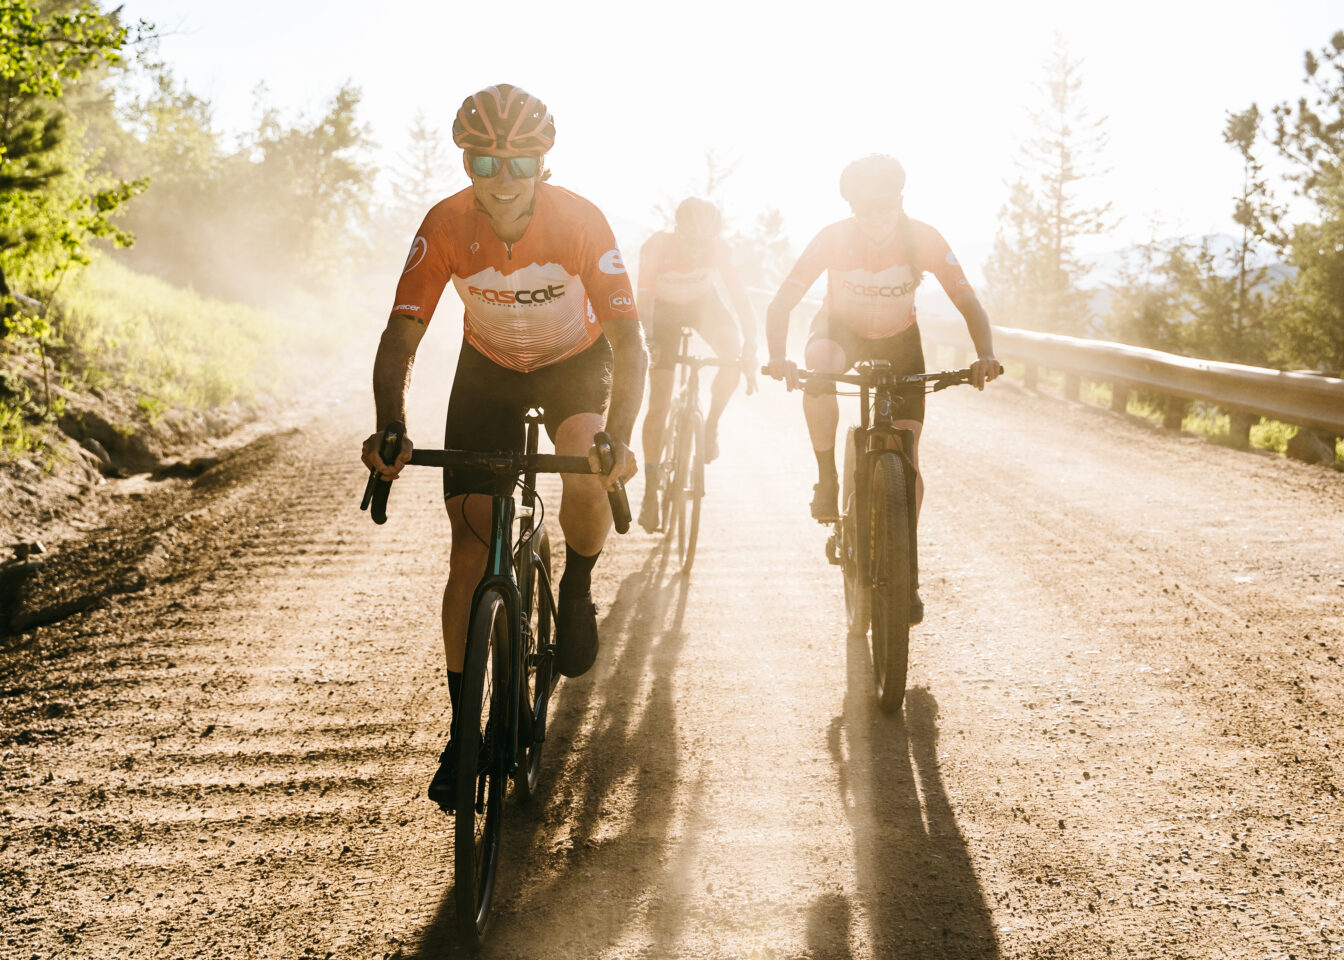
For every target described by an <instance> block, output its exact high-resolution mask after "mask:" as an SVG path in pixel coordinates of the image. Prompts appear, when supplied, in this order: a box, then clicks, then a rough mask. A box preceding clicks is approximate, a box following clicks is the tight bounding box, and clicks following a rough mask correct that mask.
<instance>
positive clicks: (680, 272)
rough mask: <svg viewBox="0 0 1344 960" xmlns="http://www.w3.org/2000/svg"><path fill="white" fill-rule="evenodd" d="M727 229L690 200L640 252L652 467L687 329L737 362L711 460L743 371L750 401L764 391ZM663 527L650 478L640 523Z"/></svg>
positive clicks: (713, 416)
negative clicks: (723, 293)
mask: <svg viewBox="0 0 1344 960" xmlns="http://www.w3.org/2000/svg"><path fill="white" fill-rule="evenodd" d="M722 227H723V220H722V218H721V217H720V215H719V210H718V208H717V207H716V206H714V204H712V203H711V202H710V201H708V200H702V199H700V198H699V197H687V198H686V199H685V200H683V201H682V202H681V203H680V204H679V205H678V206H677V215H676V226H675V227H674V228H673V229H672V230H671V231H667V230H664V231H661V232H659V233H655V234H654V235H653V236H651V237H649V239H648V240H647V241H645V243H644V246H643V247H642V248H641V249H640V251H639V314H640V316H641V317H642V318H644V323H645V325H646V332H647V334H648V338H649V343H651V344H652V345H653V356H654V361H653V372H652V373H651V374H650V376H649V408H648V410H647V411H646V412H645V414H644V432H643V439H644V462H645V463H646V464H656V463H657V462H658V456H659V454H660V452H661V451H662V448H663V430H664V428H665V427H666V425H667V408H668V405H669V404H670V403H671V400H672V381H673V376H674V373H675V369H676V360H677V349H678V348H679V346H680V343H681V340H680V338H681V328H682V327H691V328H692V329H694V330H696V331H698V332H699V334H700V336H702V337H704V338H705V342H706V343H708V344H709V346H710V349H712V350H713V351H714V355H715V356H717V357H718V358H720V359H721V360H730V361H734V362H733V363H731V364H726V365H724V366H721V367H719V372H718V373H717V374H716V375H715V377H714V382H713V384H711V386H710V404H709V414H708V416H707V417H706V418H705V462H707V463H709V462H712V461H713V460H715V459H716V458H717V457H718V455H719V417H721V416H722V415H723V410H724V408H725V407H726V406H728V399H729V398H730V397H731V396H732V395H733V391H734V390H735V389H737V383H738V380H739V378H740V376H741V373H742V372H743V371H745V372H746V376H747V393H748V395H750V394H751V393H753V392H754V391H755V389H756V377H755V369H756V318H755V316H754V315H753V313H752V309H751V301H750V300H749V299H748V298H747V289H746V287H744V286H743V285H742V279H741V278H740V277H739V276H738V273H737V270H736V268H735V267H734V266H733V255H732V251H731V250H730V249H729V247H728V244H727V242H726V241H725V240H724V239H723V238H722V237H721V236H720V235H719V232H720V230H721V229H722ZM716 275H717V277H718V278H719V280H721V281H722V283H723V285H724V286H725V287H726V288H727V290H728V296H729V297H730V298H731V299H732V301H733V306H734V308H736V311H737V324H738V327H741V334H740V335H739V333H738V328H737V327H735V326H733V319H732V316H731V315H730V314H729V312H728V308H727V307H726V306H724V303H723V300H721V299H720V298H719V295H718V292H717V291H716V290H715V288H714V279H715V276H716ZM738 361H740V363H739V362H738ZM658 521H659V514H658V485H657V484H656V483H655V482H654V481H653V480H652V479H651V478H650V479H649V481H648V482H647V483H646V484H645V486H644V502H643V504H642V505H641V507H640V509H639V524H640V526H642V527H643V528H644V529H645V530H647V531H649V532H650V533H652V532H653V531H654V530H655V529H657V527H658Z"/></svg>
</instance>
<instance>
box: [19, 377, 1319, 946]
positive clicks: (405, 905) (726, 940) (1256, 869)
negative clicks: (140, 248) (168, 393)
mask: <svg viewBox="0 0 1344 960" xmlns="http://www.w3.org/2000/svg"><path fill="white" fill-rule="evenodd" d="M417 376H418V378H419V382H418V383H417V395H416V403H417V407H416V409H415V410H414V411H413V417H412V436H413V437H414V438H417V439H418V440H419V442H420V443H421V444H422V445H425V446H434V445H437V444H436V443H435V440H436V439H437V435H438V427H437V423H438V422H440V419H439V418H440V417H441V412H440V411H441V409H442V407H441V404H442V400H443V396H444V395H445V392H444V391H443V390H442V389H441V388H439V387H438V386H437V385H435V384H434V383H433V382H432V377H431V375H430V372H429V370H428V368H427V367H426V365H425V364H424V363H422V364H421V367H420V369H419V370H418V372H417ZM369 406H370V405H369V404H368V402H367V400H366V399H365V398H364V397H363V396H362V395H361V396H356V397H350V398H347V399H340V400H336V401H333V402H332V403H331V404H330V405H329V406H328V407H327V408H326V409H324V410H323V411H322V413H321V414H320V415H316V414H315V415H313V416H312V417H310V418H309V419H308V420H307V421H306V422H305V423H304V424H302V425H301V429H299V430H296V431H289V432H281V433H280V434H278V435H275V436H273V437H271V438H269V439H263V440H261V441H259V442H257V443H255V444H253V445H252V446H250V447H248V448H247V449H246V450H245V451H244V452H243V453H242V454H240V455H238V456H235V457H233V458H231V459H230V460H228V461H226V462H225V463H224V464H222V465H221V466H220V467H217V468H215V469H214V470H212V471H210V472H209V473H206V474H205V475H204V476H202V477H201V478H200V479H199V480H196V481H189V480H183V481H171V482H169V483H166V484H162V485H159V486H158V487H155V488H154V489H153V490H147V489H145V488H144V485H143V484H142V485H141V488H138V489H137V488H129V492H128V496H129V495H131V494H134V495H137V496H140V497H143V498H145V499H144V503H145V506H146V513H144V514H143V515H142V516H144V517H148V519H142V520H141V521H139V522H138V523H137V525H136V526H135V528H134V529H131V528H125V529H123V530H122V531H121V532H120V533H118V534H117V535H115V536H114V535H112V534H111V533H109V532H107V531H104V532H103V533H102V534H101V536H102V537H103V539H104V541H105V548H104V550H103V552H102V553H98V554H96V555H97V556H99V557H104V558H105V559H106V558H107V557H111V559H109V560H108V562H113V561H114V560H115V559H116V558H115V555H116V553H117V549H118V547H117V545H118V544H123V543H125V544H139V547H136V548H135V549H137V550H139V553H138V554H137V555H136V556H134V557H130V558H129V559H126V558H123V560H124V561H125V562H130V563H132V564H133V565H134V566H135V569H136V570H137V571H138V572H139V575H140V577H141V580H140V581H134V584H135V585H139V584H140V583H141V582H143V589H138V590H136V591H134V592H128V593H120V594H117V595H114V596H112V597H111V598H110V599H109V600H106V601H104V602H103V603H102V604H101V605H100V606H99V607H98V608H96V609H93V610H91V611H87V612H84V613H81V614H78V615H75V616H73V617H69V618H67V619H65V620H63V621H62V622H60V623H57V624H54V625H50V626H45V627H38V628H36V629H32V630H29V631H28V632H26V633H23V634H21V635H20V636H18V637H16V638H11V639H10V640H8V641H6V643H7V646H6V647H5V648H4V651H3V654H2V655H0V721H2V722H3V729H2V730H0V776H2V777H3V780H2V781H0V931H2V932H0V955H3V956H4V957H7V958H23V960H26V958H30V957H31V958H48V957H62V958H64V957H80V958H94V960H103V958H114V957H135V958H147V957H163V958H179V957H180V958H189V957H228V958H252V957H256V958H290V957H295V958H299V957H310V956H316V957H340V958H378V957H400V958H431V957H440V956H449V957H451V956H458V955H460V954H461V951H460V950H459V948H458V947H457V946H456V945H455V943H454V935H453V915H452V889H453V882H454V878H453V870H452V864H451V840H450V821H449V820H448V819H447V818H446V817H445V816H444V815H443V814H441V813H440V812H439V811H438V810H437V808H435V807H433V806H432V805H431V804H429V803H428V802H427V801H426V800H425V799H424V798H423V791H424V787H425V784H426V782H427V779H428V777H429V775H430V773H431V772H432V770H433V768H434V765H435V760H436V758H437V755H438V751H439V750H440V749H441V746H442V738H443V737H444V736H445V734H446V726H447V714H446V707H445V702H446V697H447V690H446V685H445V683H444V682H443V679H442V671H441V666H442V665H441V654H440V649H439V638H438V635H437V631H438V626H437V620H438V617H437V606H438V602H439V594H440V591H441V589H442V582H443V577H444V571H445V565H446V557H447V535H448V526H447V522H446V519H445V517H444V515H443V511H442V507H441V504H440V503H439V502H438V497H437V488H438V482H439V481H438V477H437V475H436V474H435V473H434V472H433V471H428V470H426V471H419V472H417V473H416V474H415V475H411V476H409V477H408V478H407V479H406V480H404V481H401V482H399V483H398V484H397V486H396V488H395V490H394V493H393V498H392V504H391V508H390V514H391V520H390V522H389V523H388V525H387V526H386V527H382V528H378V527H375V526H374V525H373V524H372V523H370V522H369V521H368V519H367V517H366V516H365V515H363V514H361V513H359V511H358V510H357V509H356V504H357V501H358V497H359V494H360V491H361V489H362V486H363V478H362V477H361V475H360V470H359V468H358V466H357V464H356V462H355V456H356V450H357V446H358V443H359V441H360V440H361V439H362V437H363V435H364V434H365V432H366V430H367V427H368V426H369V423H368V421H369V420H370V418H371V415H372V414H371V410H370V409H369ZM417 427H418V429H417ZM722 442H723V449H724V454H723V457H722V459H721V461H720V462H718V463H716V464H714V465H713V466H712V467H711V469H710V471H709V478H708V482H709V486H710V494H709V498H708V499H707V501H706V504H705V516H704V528H703V532H702V536H701V544H700V553H699V556H698V558H697V561H696V565H695V570H694V573H693V575H692V576H691V577H690V579H689V580H686V579H683V578H681V577H679V576H678V575H677V572H676V570H675V568H674V564H669V563H668V562H667V561H666V558H665V555H664V552H663V550H662V549H661V546H662V545H661V541H660V539H658V538H654V537H650V536H647V535H645V534H643V533H641V532H638V531H637V530H636V531H635V532H632V533H631V534H630V535H629V536H627V537H624V538H613V540H612V541H611V542H610V544H609V549H608V550H607V551H606V553H605V554H604V555H603V558H602V561H601V563H600V565H599V567H598V570H597V580H596V584H595V595H596V598H597V601H598V605H599V611H600V613H599V615H600V618H601V634H602V645H603V646H602V651H601V654H600V657H599V660H598V664H597V666H596V667H595V668H594V669H593V671H592V672H591V673H590V674H589V675H588V676H585V677H583V678H580V679H577V680H572V681H566V682H565V683H563V684H562V685H561V687H560V689H559V691H558V702H557V703H556V709H555V713H554V719H553V721H552V724H551V726H550V740H549V742H548V755H547V760H548V766H547V769H546V784H547V794H546V796H545V798H544V799H543V800H541V801H540V802H538V803H535V804H533V805H531V806H528V807H524V806H520V805H518V804H517V803H515V802H513V801H510V802H509V803H508V805H507V823H506V837H505V846H504V851H503V857H502V864H503V866H502V873H501V876H500V881H499V899H498V900H497V902H496V907H495V912H494V921H493V926H492V928H491V930H490V932H489V939H488V943H487V945H486V946H485V948H484V949H483V951H482V956H484V957H491V958H514V957H518V958H533V957H535V958H661V957H705V958H739V960H785V958H814V960H823V958H824V960H842V958H855V960H858V958H878V957H882V958H886V957H892V958H906V957H908V958H938V957H946V958H994V957H1005V958H1017V957H1068V958H1092V957H1096V958H1101V957H1220V958H1222V957H1227V958H1257V960H1260V958H1267V957H1284V958H1301V960H1306V958H1331V957H1344V855H1341V851H1340V846H1341V837H1340V834H1341V826H1344V803H1341V795H1340V785H1341V784H1344V770H1341V761H1340V759H1339V757H1340V748H1341V745H1344V724H1342V723H1341V717H1342V716H1344V707H1341V694H1344V663H1342V662H1341V660H1342V659H1344V539H1342V538H1344V477H1341V476H1340V475H1339V474H1337V473H1333V472H1330V471H1328V470H1325V469H1323V468H1319V467H1310V466H1304V465H1301V464H1297V463H1291V462H1286V461H1284V460H1281V459H1278V458H1275V457H1271V456H1265V455H1255V454H1245V453H1237V452H1234V451H1231V450H1227V449H1223V448H1220V447H1217V446H1213V445H1210V444H1207V443H1205V442H1203V441H1199V440H1194V439H1191V438H1187V437H1178V436H1173V435H1170V434H1166V433H1163V432H1161V431H1158V430H1154V429H1152V428H1150V427H1148V426H1147V425H1143V424H1138V423H1135V422H1133V421H1131V420H1126V419H1123V418H1117V417H1115V416H1113V415H1110V414H1108V413H1106V412H1103V411H1098V410H1096V409H1092V408H1081V407H1078V406H1074V405H1070V404H1067V403H1064V402H1062V401H1060V400H1058V399H1055V398H1051V397H1042V396H1037V395H1034V394H1030V393H1025V392H1023V391H1022V390H1021V389H1020V388H1018V387H1015V386H1013V385H1011V384H1002V383H1001V384H997V385H995V386H993V387H992V388H991V389H990V390H989V391H987V392H986V393H985V394H983V395H979V394H976V393H975V392H974V391H972V390H970V389H965V388H963V389H959V390H952V391H948V392H946V393H943V394H939V395H937V396H935V397H932V398H931V399H930V403H929V425H928V429H927V432H926V441H925V443H924V447H923V460H924V468H925V471H926V476H927V483H928V496H927V501H926V504H925V513H924V518H923V521H922V529H921V537H922V542H923V544H924V546H923V552H922V558H921V560H922V569H923V597H924V600H925V604H926V606H927V609H928V615H927V618H926V621H925V623H924V624H923V625H922V626H921V627H919V628H918V629H917V631H916V632H915V635H914V639H913V644H912V663H913V666H912V675H911V690H910V693H909V697H908V704H907V708H906V714H905V718H904V723H902V722H901V721H900V720H898V719H895V718H890V717H886V716H883V715H881V714H880V713H879V712H877V710H876V709H875V706H874V704H873V699H872V695H871V692H870V673H869V666H868V661H867V652H866V649H865V647H864V645H863V643H862V642H861V641H860V642H856V641H852V640H846V636H845V634H846V631H845V623H844V609H843V602H842V594H841V583H840V577H839V573H838V570H837V569H836V568H833V567H830V566H828V565H827V563H826V561H825V558H824V556H823V553H822V545H823V542H824V539H825V533H824V531H823V530H822V529H821V528H820V527H818V526H817V525H816V524H815V523H813V522H812V521H811V520H810V519H809V518H808V516H807V506H806V505H807V500H808V498H809V495H810V484H811V482H812V480H813V479H814V478H813V476H812V475H811V474H812V471H813V465H812V458H811V456H810V455H809V452H808V448H807V443H806V438H805V433H804V430H803V427H802V421H801V413H800V411H799V409H798V398H797V395H793V396H788V395H786V394H785V393H784V391H783V389H782V387H781V386H779V385H777V384H774V383H766V384H763V385H762V390H761V393H760V394H759V395H757V396H756V397H753V398H751V399H741V398H739V400H738V401H737V402H735V404H734V406H733V407H732V408H730V411H729V414H728V418H727V420H726V421H725V425H724V429H723V437H722ZM639 488H640V483H639V482H636V484H635V487H634V490H633V493H634V494H638V492H639ZM633 499H635V497H634V496H632V500H633ZM552 505H553V506H554V504H552ZM150 507H152V508H153V509H152V510H150V509H149V508H150ZM551 529H552V535H553V536H555V537H558V536H559V528H558V526H557V525H553V526H552V528H551ZM146 537H148V538H149V541H146V539H145V538H146ZM147 543H148V545H146V544H147ZM126 549H127V550H130V549H131V548H130V547H127V548H126ZM105 555H106V556H105ZM100 562H101V561H100Z"/></svg>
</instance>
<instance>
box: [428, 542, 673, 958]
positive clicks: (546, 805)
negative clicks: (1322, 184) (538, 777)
mask: <svg viewBox="0 0 1344 960" xmlns="http://www.w3.org/2000/svg"><path fill="white" fill-rule="evenodd" d="M666 568H667V550H666V547H665V546H663V545H660V546H658V547H657V548H655V549H654V550H653V551H652V552H650V554H649V555H648V556H647V557H646V559H645V561H644V563H643V564H642V565H641V567H640V569H639V570H637V571H635V572H634V573H631V574H630V575H629V576H627V577H626V578H625V580H624V581H623V582H622V583H621V586H620V588H619V590H618V591H617V595H616V598H615V600H614V601H613V603H612V605H611V609H610V610H609V612H608V613H607V615H606V617H605V618H604V619H603V621H602V623H601V625H600V627H599V632H600V635H601V637H602V645H603V649H602V650H601V652H600V653H599V655H598V666H597V667H595V668H594V670H593V671H591V672H590V673H589V674H588V675H587V676H584V677H581V678H578V679H574V680H566V681H564V682H563V683H562V684H561V685H560V687H559V688H558V689H557V698H556V700H555V701H554V702H553V706H552V714H551V720H550V721H549V723H548V725H547V743H546V756H545V758H544V760H543V772H542V776H543V779H544V780H549V782H550V785H549V788H548V787H547V786H546V785H545V784H543V787H542V789H543V791H545V790H547V789H549V796H547V797H546V798H545V799H543V800H541V801H539V802H537V803H535V804H533V805H532V806H530V807H524V806H520V805H519V804H518V803H517V802H516V801H514V800H513V799H510V800H509V801H508V802H506V804H505V821H504V840H503V848H502V850H501V852H500V875H499V878H498V886H497V887H496V894H495V895H496V898H497V899H496V902H495V906H494V910H493V916H492V923H491V928H490V930H489V931H488V933H487V942H486V944H485V946H484V948H483V949H482V951H481V952H480V954H479V955H480V956H486V957H489V956H508V957H518V956H538V957H539V956H543V955H544V956H546V957H566V956H574V957H586V956H591V955H593V954H595V953H598V952H600V951H601V950H602V949H603V947H604V945H606V944H610V943H613V942H615V941H617V940H619V939H620V938H621V936H622V935H623V934H624V933H626V932H627V928H628V927H629V925H630V924H631V923H632V922H633V921H635V920H636V919H640V920H650V921H652V926H653V928H654V929H655V930H656V931H657V936H658V939H659V940H660V941H665V942H672V941H675V939H676V938H677V935H678V932H679V921H677V920H675V919H672V918H675V916H676V915H677V911H675V910H668V909H663V906H664V904H667V903H670V902H674V901H676V900H679V899H680V898H681V892H682V890H683V889H684V887H685V884H686V883H687V882H688V881H687V878H686V873H687V871H686V870H685V869H684V864H682V861H683V860H684V857H683V856H681V855H680V853H676V852H674V851H672V850H671V849H670V847H671V844H672V835H673V831H674V819H675V817H676V814H677V811H678V809H679V808H681V806H682V803H683V798H682V797H680V796H679V795H678V793H677V790H676V789H675V788H674V787H675V785H676V784H677V781H678V765H679V764H678V754H677V747H676V744H677V725H676V721H677V717H676V710H675V697H674V695H673V679H672V677H673V674H674V671H675V668H676V664H677V659H678V656H679V654H680V652H681V649H682V647H683V645H684V642H685V637H684V635H683V633H682V621H683V618H684V616H685V612H686V599H687V584H686V581H685V579H684V578H681V577H676V576H673V577H671V578H668V577H667V576H666ZM688 789H689V790H690V791H692V792H694V791H695V789H696V787H695V786H694V785H691V786H690V787H689V788H688ZM443 855H444V856H446V857H451V847H445V849H444V851H443ZM636 903H639V904H642V905H643V909H639V908H636V907H634V906H633V905H634V904H636ZM470 955H471V954H469V953H468V952H467V951H466V950H465V949H463V948H462V947H461V945H460V944H459V943H458V941H457V934H456V931H455V911H454V906H453V888H452V887H449V888H448V889H447V890H445V891H444V895H443V898H442V900H441V902H440V904H439V907H438V910H437V912H436V914H435V916H434V919H433V920H432V921H431V922H430V924H429V925H428V927H427V928H425V929H424V930H423V931H422V933H421V935H420V937H419V943H418V945H417V947H416V950H415V952H414V953H413V954H411V955H410V956H412V957H416V958H421V960H430V958H441V957H455V956H470Z"/></svg>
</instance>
